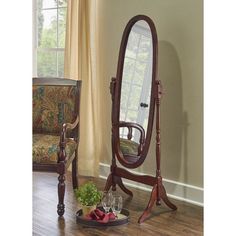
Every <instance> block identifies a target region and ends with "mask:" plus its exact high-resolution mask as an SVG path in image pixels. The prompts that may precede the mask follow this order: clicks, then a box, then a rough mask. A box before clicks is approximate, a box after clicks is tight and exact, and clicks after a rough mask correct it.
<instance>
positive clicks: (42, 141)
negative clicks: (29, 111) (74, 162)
mask: <svg viewBox="0 0 236 236" xmlns="http://www.w3.org/2000/svg"><path fill="white" fill-rule="evenodd" d="M59 141H60V136H56V135H44V134H33V162H34V163H41V164H56V163H57V152H58V151H59ZM76 147H77V143H76V142H75V141H74V140H72V139H68V140H67V143H66V155H67V157H71V156H72V155H73V153H74V151H75V149H76Z"/></svg>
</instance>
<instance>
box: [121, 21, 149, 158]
mask: <svg viewBox="0 0 236 236" xmlns="http://www.w3.org/2000/svg"><path fill="white" fill-rule="evenodd" d="M152 54H153V47H152V34H151V30H150V27H149V25H148V24H147V23H146V22H145V21H143V20H141V21H138V22H136V23H135V24H134V25H133V27H132V29H131V31H130V34H129V38H128V42H127V46H126V51H125V58H124V68H123V75H122V86H121V102H120V122H121V123H125V122H132V123H134V124H137V125H139V126H140V127H141V129H143V130H144V134H142V132H140V130H138V129H137V128H132V130H131V129H130V128H128V127H126V126H124V127H120V130H119V134H120V144H121V151H122V152H123V154H131V155H135V156H137V155H139V152H140V150H139V149H140V147H139V146H140V145H139V144H140V141H141V139H145V134H146V131H147V126H148V118H149V104H150V94H151V83H152V64H153V60H152ZM131 131H132V133H131ZM143 135H144V137H141V136H143ZM143 142H144V141H143Z"/></svg>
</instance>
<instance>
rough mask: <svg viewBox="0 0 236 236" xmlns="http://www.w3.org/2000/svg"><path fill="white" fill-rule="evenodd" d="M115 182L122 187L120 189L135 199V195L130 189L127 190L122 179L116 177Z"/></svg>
mask: <svg viewBox="0 0 236 236" xmlns="http://www.w3.org/2000/svg"><path fill="white" fill-rule="evenodd" d="M115 181H116V183H117V184H118V185H119V186H120V188H121V189H122V190H123V191H124V192H125V193H126V194H128V195H130V196H131V197H133V193H132V192H131V191H130V190H129V189H127V188H126V187H125V186H124V184H123V181H122V179H121V177H118V176H116V177H115Z"/></svg>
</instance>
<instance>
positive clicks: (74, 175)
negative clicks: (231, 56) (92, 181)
mask: <svg viewBox="0 0 236 236" xmlns="http://www.w3.org/2000/svg"><path fill="white" fill-rule="evenodd" d="M77 160H78V151H77V149H76V151H75V157H74V160H73V161H72V185H73V189H76V188H78V178H77V173H78V168H77Z"/></svg>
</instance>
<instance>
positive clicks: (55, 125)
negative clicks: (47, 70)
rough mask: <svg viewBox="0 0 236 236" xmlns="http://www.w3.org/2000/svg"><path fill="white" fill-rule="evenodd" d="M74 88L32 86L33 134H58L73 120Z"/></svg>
mask: <svg viewBox="0 0 236 236" xmlns="http://www.w3.org/2000/svg"><path fill="white" fill-rule="evenodd" d="M75 96H76V87H74V86H39V85H37V86H36V85H34V86H33V132H34V133H48V134H57V135H59V134H60V131H61V127H62V124H63V123H73V122H74V118H75V111H74V108H75V103H74V101H75Z"/></svg>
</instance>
